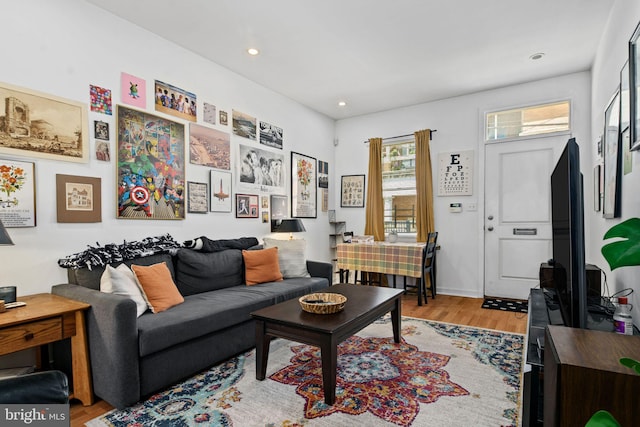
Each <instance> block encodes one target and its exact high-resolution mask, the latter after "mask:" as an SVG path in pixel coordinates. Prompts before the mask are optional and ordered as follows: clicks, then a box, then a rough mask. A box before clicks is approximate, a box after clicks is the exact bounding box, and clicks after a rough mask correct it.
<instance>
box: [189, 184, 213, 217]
mask: <svg viewBox="0 0 640 427" xmlns="http://www.w3.org/2000/svg"><path fill="white" fill-rule="evenodd" d="M208 195H209V188H208V186H207V184H206V183H205V182H191V181H187V197H188V198H187V212H189V213H207V211H209V203H208V198H207V196H208Z"/></svg>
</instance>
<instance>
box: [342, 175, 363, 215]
mask: <svg viewBox="0 0 640 427" xmlns="http://www.w3.org/2000/svg"><path fill="white" fill-rule="evenodd" d="M340 207H343V208H364V175H343V176H342V178H341V182H340Z"/></svg>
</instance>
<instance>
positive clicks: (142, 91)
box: [120, 73, 147, 109]
mask: <svg viewBox="0 0 640 427" xmlns="http://www.w3.org/2000/svg"><path fill="white" fill-rule="evenodd" d="M120 94H121V95H120V99H122V102H124V103H125V104H129V105H132V106H134V107H138V108H142V109H144V108H147V82H146V80H144V79H141V78H140V77H136V76H132V75H131V74H127V73H120Z"/></svg>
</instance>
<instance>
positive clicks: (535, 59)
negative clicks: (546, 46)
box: [529, 52, 544, 61]
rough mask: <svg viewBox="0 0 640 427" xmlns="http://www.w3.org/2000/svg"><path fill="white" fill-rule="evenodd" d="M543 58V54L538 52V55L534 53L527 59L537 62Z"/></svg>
mask: <svg viewBox="0 0 640 427" xmlns="http://www.w3.org/2000/svg"><path fill="white" fill-rule="evenodd" d="M543 56H544V53H542V52H538V53H534V54H533V55H531V56H530V57H529V59H530V60H532V61H537V60H538V59H542V57H543Z"/></svg>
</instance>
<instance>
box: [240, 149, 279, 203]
mask: <svg viewBox="0 0 640 427" xmlns="http://www.w3.org/2000/svg"><path fill="white" fill-rule="evenodd" d="M238 159H239V160H238V165H237V170H238V181H239V182H238V184H239V186H240V187H241V188H242V189H244V190H245V191H258V192H265V193H271V192H273V193H281V192H283V191H286V189H285V181H284V180H285V176H286V174H285V167H284V161H285V160H284V154H283V153H282V152H280V151H278V152H274V151H269V150H265V149H262V148H257V147H256V146H255V145H244V144H238Z"/></svg>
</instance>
